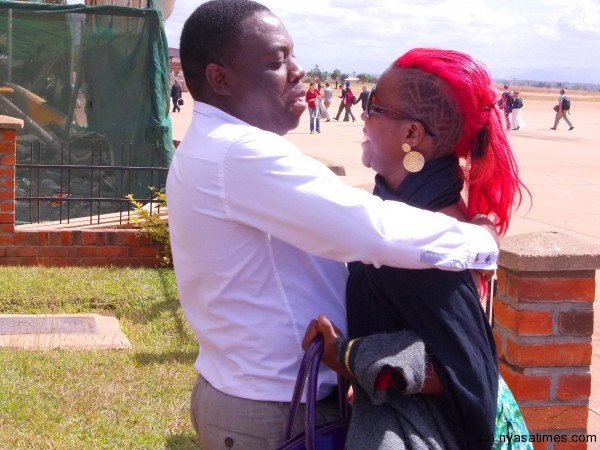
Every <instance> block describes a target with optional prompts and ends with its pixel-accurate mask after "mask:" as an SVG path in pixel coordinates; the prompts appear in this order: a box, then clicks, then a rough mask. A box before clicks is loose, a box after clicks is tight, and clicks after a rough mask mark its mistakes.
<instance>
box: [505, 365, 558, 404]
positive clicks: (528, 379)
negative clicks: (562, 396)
mask: <svg viewBox="0 0 600 450" xmlns="http://www.w3.org/2000/svg"><path fill="white" fill-rule="evenodd" d="M499 369H500V373H501V375H502V377H503V378H504V381H506V384H507V385H508V387H509V388H510V390H511V392H512V394H513V395H514V396H515V399H516V400H517V401H519V402H522V401H525V400H549V399H550V384H551V382H552V379H551V377H550V376H549V375H548V376H543V375H525V374H523V373H519V372H516V371H514V370H513V369H512V368H511V367H509V366H507V365H506V364H505V363H503V362H500V365H499Z"/></svg>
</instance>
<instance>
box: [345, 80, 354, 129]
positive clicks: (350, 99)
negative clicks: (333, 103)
mask: <svg viewBox="0 0 600 450" xmlns="http://www.w3.org/2000/svg"><path fill="white" fill-rule="evenodd" d="M355 100H356V97H354V94H353V93H352V90H351V89H350V88H346V92H345V93H344V97H343V98H342V102H343V103H344V108H345V109H346V112H345V113H344V122H348V121H349V120H350V117H352V122H356V117H354V114H353V113H352V105H355V104H356V103H355Z"/></svg>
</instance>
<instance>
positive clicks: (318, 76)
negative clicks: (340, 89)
mask: <svg viewBox="0 0 600 450" xmlns="http://www.w3.org/2000/svg"><path fill="white" fill-rule="evenodd" d="M323 73H325V72H322V71H321V69H319V65H318V64H315V68H314V69H312V70H311V71H310V72H308V73H307V74H306V76H307V77H308V78H309V79H311V80H313V81H315V80H322V79H323Z"/></svg>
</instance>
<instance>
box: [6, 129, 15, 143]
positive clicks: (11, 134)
mask: <svg viewBox="0 0 600 450" xmlns="http://www.w3.org/2000/svg"><path fill="white" fill-rule="evenodd" d="M2 140H3V141H16V140H17V132H16V130H6V129H4V130H2Z"/></svg>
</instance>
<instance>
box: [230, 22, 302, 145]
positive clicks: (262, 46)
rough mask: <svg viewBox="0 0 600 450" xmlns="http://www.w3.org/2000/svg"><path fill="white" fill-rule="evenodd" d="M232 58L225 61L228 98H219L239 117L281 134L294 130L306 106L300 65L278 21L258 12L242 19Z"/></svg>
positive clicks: (288, 38)
mask: <svg viewBox="0 0 600 450" xmlns="http://www.w3.org/2000/svg"><path fill="white" fill-rule="evenodd" d="M243 27H244V30H245V33H244V35H243V36H242V40H241V42H242V43H241V46H240V48H239V53H238V56H237V57H236V59H235V60H234V61H233V62H232V63H231V64H228V67H229V69H230V91H231V96H228V97H226V98H224V101H225V102H226V104H227V106H228V108H229V109H230V110H231V111H230V112H232V113H233V115H235V116H236V117H238V118H239V119H241V120H243V121H245V122H247V123H249V124H250V125H254V126H256V127H258V128H261V129H263V130H267V131H272V132H274V133H277V134H279V135H284V134H285V133H287V132H288V131H290V130H292V129H294V128H296V127H297V126H298V122H299V121H300V116H301V115H302V113H303V112H304V110H305V109H306V102H305V100H304V95H305V91H304V87H303V85H302V83H301V80H302V77H304V69H303V68H302V66H300V65H299V64H298V63H296V60H295V59H294V55H293V47H294V44H293V42H292V39H291V38H290V36H289V34H288V32H287V30H286V29H285V27H284V26H283V23H281V21H280V20H279V19H278V18H277V17H275V16H274V15H272V14H269V13H264V12H261V13H257V14H254V15H252V16H250V17H248V18H246V19H245V20H244V22H243Z"/></svg>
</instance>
